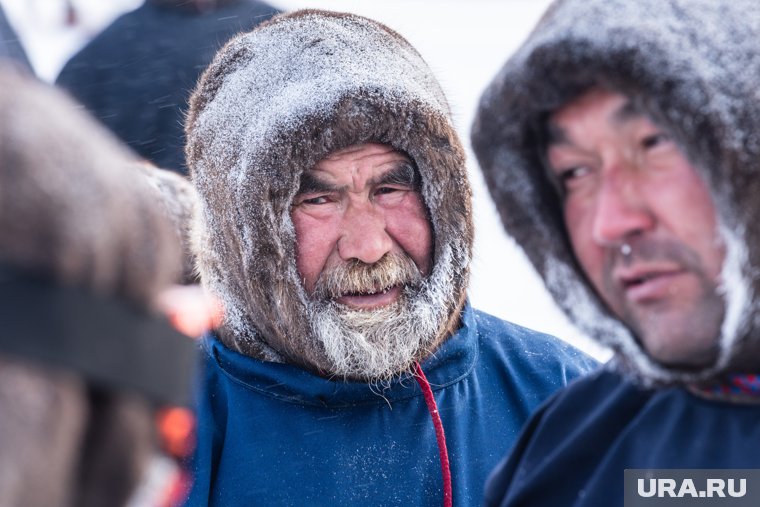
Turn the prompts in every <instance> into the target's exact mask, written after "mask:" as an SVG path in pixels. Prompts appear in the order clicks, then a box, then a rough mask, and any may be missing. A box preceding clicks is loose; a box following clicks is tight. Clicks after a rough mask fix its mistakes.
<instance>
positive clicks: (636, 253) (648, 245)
mask: <svg viewBox="0 0 760 507" xmlns="http://www.w3.org/2000/svg"><path fill="white" fill-rule="evenodd" d="M625 244H626V245H628V247H629V251H628V252H627V253H625V254H623V252H622V248H620V247H618V248H614V249H612V248H611V249H609V250H608V252H607V257H606V259H605V261H606V264H607V265H606V268H607V271H612V269H613V268H615V266H630V265H632V264H635V263H640V262H658V261H668V262H673V263H675V264H678V265H679V266H682V267H684V268H686V269H688V270H692V271H703V268H702V262H701V260H700V258H699V255H698V254H697V252H695V251H694V250H692V249H691V248H689V247H687V246H686V245H684V244H682V243H680V242H677V241H671V240H663V239H651V238H634V239H632V240H630V241H626V242H625Z"/></svg>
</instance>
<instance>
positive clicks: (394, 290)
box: [335, 285, 401, 310]
mask: <svg viewBox="0 0 760 507" xmlns="http://www.w3.org/2000/svg"><path fill="white" fill-rule="evenodd" d="M400 295H401V286H400V285H394V286H391V287H387V288H384V289H371V290H368V291H361V292H347V293H344V294H342V295H340V296H339V297H337V298H335V302H337V303H340V304H342V305H346V306H348V307H351V308H355V309H359V310H371V309H373V308H378V307H381V306H385V305H389V304H391V303H394V302H395V301H396V300H397V299H398V297H399V296H400Z"/></svg>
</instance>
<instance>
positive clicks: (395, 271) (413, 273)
mask: <svg viewBox="0 0 760 507" xmlns="http://www.w3.org/2000/svg"><path fill="white" fill-rule="evenodd" d="M421 281H422V273H421V272H420V270H419V268H418V267H417V265H416V264H415V263H414V261H413V260H412V258H411V257H409V256H408V255H406V254H403V253H397V252H392V253H387V254H385V255H384V256H383V257H382V258H381V259H380V260H379V261H377V262H375V263H372V264H367V263H365V262H362V261H360V260H356V259H354V260H351V261H348V262H346V263H343V264H339V265H337V266H334V267H332V268H329V269H326V270H324V271H322V273H321V274H320V275H319V278H318V279H317V282H316V284H315V286H314V294H313V298H314V299H317V300H329V299H335V298H339V297H341V296H344V295H346V294H372V293H376V292H382V291H384V290H386V289H389V288H391V287H393V286H396V285H400V286H407V285H418V284H419V283H420V282H421Z"/></svg>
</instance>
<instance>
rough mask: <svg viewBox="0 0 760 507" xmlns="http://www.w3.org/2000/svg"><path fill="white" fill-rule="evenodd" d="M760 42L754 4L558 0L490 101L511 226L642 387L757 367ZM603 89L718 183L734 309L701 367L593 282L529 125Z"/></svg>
mask: <svg viewBox="0 0 760 507" xmlns="http://www.w3.org/2000/svg"><path fill="white" fill-rule="evenodd" d="M758 40H760V4H757V3H756V2H754V1H752V0H734V1H730V2H729V1H724V2H716V1H714V0H636V1H629V0H610V1H586V0H566V1H563V0H560V1H557V2H555V3H554V4H552V6H551V7H550V8H549V10H548V11H547V13H546V14H545V15H544V17H543V19H542V20H541V21H540V22H539V25H538V26H537V27H536V28H535V30H534V31H533V33H532V34H531V35H530V37H529V39H528V40H527V42H526V43H525V44H524V45H523V46H522V47H521V48H520V49H519V50H518V51H517V53H516V54H515V55H514V56H513V57H511V58H510V59H509V61H508V62H507V63H506V64H505V65H504V67H503V68H502V69H501V71H500V72H499V73H498V74H497V76H496V77H495V79H494V80H493V81H492V83H491V84H490V85H489V87H488V88H487V89H486V91H485V93H484V94H483V97H482V98H481V101H480V105H479V108H478V111H477V116H476V119H475V123H474V125H473V129H472V140H473V145H474V148H475V151H476V154H477V157H478V160H479V162H480V165H481V168H482V170H483V172H484V174H485V177H486V180H487V183H488V185H489V187H490V191H491V194H492V196H493V198H494V200H495V201H496V204H497V207H498V208H499V210H500V214H501V218H502V221H503V223H504V226H505V228H506V229H507V231H508V233H509V234H511V235H512V236H513V237H514V238H515V239H516V240H517V242H518V243H519V244H521V245H522V247H523V248H524V249H525V252H526V254H527V255H528V257H529V258H530V260H531V262H532V263H533V265H534V266H535V268H536V269H537V270H538V272H539V273H540V274H541V276H542V277H543V279H544V281H545V283H546V285H547V287H548V289H549V290H550V291H551V293H552V294H553V295H554V298H555V299H556V301H557V303H558V304H559V305H560V306H561V307H562V308H563V309H564V311H565V312H566V313H567V314H568V315H569V316H570V318H571V320H572V321H573V322H574V323H575V324H576V325H578V327H579V328H580V329H581V330H583V331H584V332H586V333H587V334H588V335H590V336H591V337H593V338H595V339H597V340H598V341H600V342H601V343H603V344H605V345H608V346H611V347H612V348H613V349H614V350H615V351H616V353H617V356H618V359H619V361H620V364H622V365H623V366H624V367H625V368H626V369H627V370H629V371H630V372H632V373H634V374H635V375H637V376H638V378H639V379H640V380H643V381H644V383H658V382H688V381H698V380H705V379H709V378H712V377H714V376H716V375H717V374H719V373H721V372H724V371H729V370H733V369H744V370H747V369H751V370H752V371H758V370H760V355H759V354H758V351H759V348H760V345H759V343H760V329H758V324H756V322H755V319H756V317H755V316H757V315H760V311H758V310H759V309H758V304H760V301H758V300H757V298H756V296H755V293H756V292H757V290H758V289H760V285H758V282H757V281H756V279H757V274H756V273H757V269H758V268H760V249H757V248H751V247H749V246H750V245H757V244H758V242H760V220H759V219H760V198H758V196H759V195H760V193H759V192H760V178H759V177H758V176H759V174H758V171H759V170H760V165H759V164H758V162H759V161H760V94H758V76H760V52H758V42H757V41H758ZM594 85H601V86H604V87H607V88H609V89H612V90H615V91H619V92H621V93H623V94H625V95H628V96H630V97H632V98H633V100H636V101H638V102H640V103H641V105H642V107H643V108H644V110H645V111H647V113H648V114H649V115H650V116H651V117H652V118H653V119H654V120H655V121H656V122H657V123H659V124H661V125H662V126H663V127H665V128H667V129H669V130H670V131H671V132H672V133H673V135H674V136H675V139H676V141H677V142H678V143H679V144H680V145H681V146H682V147H683V148H684V151H685V153H686V154H687V156H688V158H689V159H690V160H691V162H692V163H693V164H694V165H695V167H697V168H698V169H699V170H700V171H701V172H702V173H703V176H704V177H705V180H706V181H707V182H708V185H709V186H710V187H711V190H712V192H713V197H714V199H715V202H716V206H717V208H718V214H719V219H720V222H721V226H722V228H723V232H724V234H725V236H726V241H727V258H726V262H725V265H724V270H723V275H724V286H725V291H726V292H725V296H726V303H727V308H726V317H725V319H724V322H723V326H722V334H721V338H720V349H721V350H720V354H719V358H718V359H717V361H716V363H715V364H714V365H712V367H709V368H706V369H704V370H702V371H701V372H698V373H687V372H683V371H676V370H674V369H669V368H664V367H663V366H662V365H660V364H658V363H656V362H654V361H652V360H651V359H650V358H649V357H648V356H647V355H646V354H645V353H644V352H643V350H642V349H641V348H640V347H639V345H638V343H637V341H636V340H635V339H634V338H633V336H632V335H631V332H630V331H629V329H627V328H626V327H625V326H624V325H622V324H621V322H620V321H618V320H617V319H616V318H615V317H614V316H612V314H611V313H610V312H609V311H608V310H607V309H606V308H605V306H604V305H603V304H602V302H601V301H600V300H599V299H598V298H597V296H596V295H595V294H594V292H593V290H591V288H590V285H589V284H588V283H587V281H586V280H585V278H584V276H583V274H582V273H581V271H580V269H579V266H578V265H577V263H576V261H575V258H574V256H573V254H572V251H571V248H570V246H569V242H568V239H567V236H566V233H565V230H564V226H563V222H562V214H561V203H560V201H559V198H558V197H557V195H556V192H554V190H553V189H552V188H551V185H550V183H549V182H548V180H547V178H545V176H544V171H543V169H542V162H541V160H540V158H539V153H538V149H537V148H536V139H535V137H534V134H532V130H533V129H531V128H530V126H531V125H533V124H535V123H536V122H538V121H541V119H542V118H543V117H545V115H546V114H548V113H549V112H551V111H554V110H556V109H557V108H558V107H560V106H562V105H563V104H565V103H567V102H568V101H569V100H571V99H573V98H575V97H577V96H578V95H580V94H581V93H582V92H584V91H586V90H587V89H588V88H590V87H592V86H594ZM684 213H688V210H684ZM742 358H744V359H745V361H744V362H742ZM747 358H752V359H750V360H749V361H746V359H747Z"/></svg>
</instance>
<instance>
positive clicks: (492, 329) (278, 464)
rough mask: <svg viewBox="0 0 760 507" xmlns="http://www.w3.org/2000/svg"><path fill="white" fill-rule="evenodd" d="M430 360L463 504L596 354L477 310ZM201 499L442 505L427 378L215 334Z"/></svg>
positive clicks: (427, 368) (200, 463)
mask: <svg viewBox="0 0 760 507" xmlns="http://www.w3.org/2000/svg"><path fill="white" fill-rule="evenodd" d="M462 320H463V327H462V328H461V329H460V330H459V331H458V332H457V333H456V334H455V335H454V336H452V337H451V338H450V339H449V340H447V341H446V342H445V343H444V344H443V345H442V346H441V348H440V349H439V350H438V351H437V352H436V353H435V355H434V357H430V358H429V359H427V360H426V361H425V362H423V363H422V369H423V371H424V372H425V374H426V376H427V378H428V380H429V381H430V384H431V386H432V387H433V391H434V395H435V398H436V401H437V404H438V409H439V411H440V414H441V418H442V420H443V425H444V428H445V432H446V441H447V446H448V451H449V458H450V462H451V473H452V483H453V498H454V504H455V505H477V504H478V503H479V502H480V499H481V497H482V492H483V485H484V483H485V479H486V477H487V474H488V473H489V471H490V470H491V469H492V468H493V467H494V466H495V465H496V463H497V462H498V460H499V458H500V457H501V456H503V454H504V453H505V452H506V451H507V450H508V449H509V447H510V446H511V445H512V443H513V441H514V440H515V438H516V437H517V434H518V432H519V430H520V427H521V426H522V425H523V423H524V422H525V420H526V419H527V417H528V416H529V414H530V413H531V412H532V411H533V410H534V408H535V407H536V406H537V405H538V404H539V403H540V402H541V401H542V400H544V399H545V398H546V397H548V396H549V395H550V394H551V393H553V392H554V391H555V390H557V389H558V388H560V387H561V386H563V385H565V384H566V383H567V382H568V381H569V380H570V379H572V378H574V377H576V376H578V375H580V374H582V373H584V372H586V371H588V370H590V369H592V368H594V367H595V365H596V363H595V362H594V361H593V360H591V359H589V358H588V357H586V356H584V355H583V354H582V353H580V352H578V351H577V350H575V349H573V348H572V347H570V346H569V345H567V344H565V343H563V342H562V341H560V340H558V339H556V338H554V337H552V336H547V335H544V334H540V333H537V332H535V331H531V330H528V329H525V328H522V327H519V326H517V325H514V324H510V323H507V322H504V321H501V320H499V319H496V318H495V317H492V316H490V315H487V314H484V313H482V312H479V311H476V310H473V309H471V308H470V307H469V306H468V307H466V308H465V311H464V313H463V318H462ZM204 349H205V351H206V354H205V358H206V359H205V372H204V377H203V381H202V387H201V392H200V406H199V415H198V447H197V451H196V456H195V462H194V469H195V470H194V471H195V484H194V488H193V491H192V493H191V498H190V501H189V504H190V505H193V506H201V505H203V506H205V505H212V506H225V507H230V506H237V505H240V506H243V505H245V506H248V505H331V506H338V505H340V506H344V505H404V506H410V505H414V506H418V505H436V506H438V505H440V504H441V501H442V489H443V486H442V478H441V467H440V461H439V457H438V447H437V443H436V438H435V430H434V427H433V424H432V422H431V418H430V414H429V413H428V410H427V408H426V405H425V402H424V399H423V397H422V395H421V391H420V388H419V386H418V385H417V383H416V381H415V380H414V379H413V378H411V377H406V378H404V379H402V380H401V381H398V382H394V383H393V384H392V385H391V386H390V387H389V388H387V389H385V388H382V387H380V386H370V385H368V384H365V383H352V382H342V381H333V380H327V379H324V378H321V377H318V376H315V375H313V374H311V373H309V372H307V371H305V370H302V369H300V368H297V367H294V366H290V365H287V364H275V363H268V362H262V361H258V360H256V359H252V358H249V357H246V356H242V355H240V354H237V353H235V352H232V351H230V350H229V349H227V348H225V347H224V346H223V345H222V344H221V343H220V342H219V341H218V340H216V339H215V338H214V337H209V338H207V339H206V340H205V342H204Z"/></svg>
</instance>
